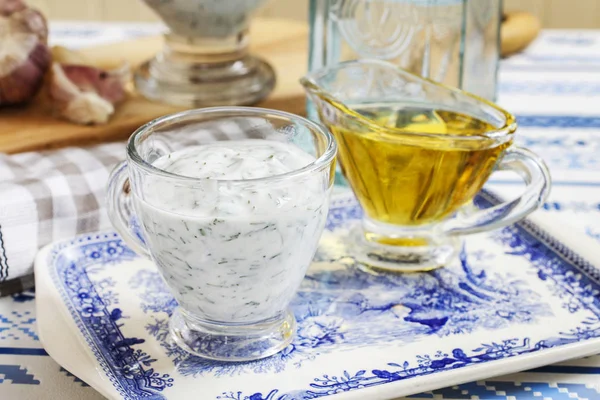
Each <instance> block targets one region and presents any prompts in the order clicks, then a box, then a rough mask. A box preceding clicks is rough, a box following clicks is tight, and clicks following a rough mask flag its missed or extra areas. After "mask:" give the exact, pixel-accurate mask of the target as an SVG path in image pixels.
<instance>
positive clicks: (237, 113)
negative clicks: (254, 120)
mask: <svg viewBox="0 0 600 400" xmlns="http://www.w3.org/2000/svg"><path fill="white" fill-rule="evenodd" d="M207 114H208V115H211V114H212V115H222V116H223V117H227V116H230V117H264V118H267V119H268V118H269V117H278V118H280V119H284V120H286V119H287V120H289V121H290V122H295V123H298V124H301V125H303V126H305V127H307V128H308V129H309V130H311V131H312V132H316V133H318V134H319V135H320V136H322V137H324V138H325V144H326V147H325V150H324V151H323V153H322V154H321V155H320V156H319V157H317V158H316V159H315V160H314V161H313V162H311V163H309V164H307V165H305V166H304V167H302V168H299V169H295V170H293V171H289V172H286V173H283V174H278V175H272V176H267V177H262V178H253V179H211V180H210V181H211V182H212V183H226V184H236V183H237V184H239V183H244V184H247V183H263V182H264V183H271V182H276V181H281V180H288V179H291V178H298V177H301V176H304V175H309V174H311V173H313V172H315V171H319V170H320V169H322V168H323V167H325V166H327V165H329V164H331V162H332V161H333V159H334V158H335V155H336V153H337V144H336V142H335V140H334V138H333V135H332V134H331V133H330V132H329V131H328V130H327V129H326V128H324V127H323V126H322V125H320V124H317V123H315V122H313V121H310V120H308V119H306V118H304V117H301V116H299V115H296V114H292V113H289V112H285V111H279V110H272V109H268V108H259V107H241V106H222V107H207V108H199V109H193V110H186V111H181V112H178V113H175V114H169V115H165V116H162V117H159V118H156V119H154V120H152V121H150V122H148V123H146V124H144V125H142V126H141V127H139V128H138V129H136V130H135V131H134V132H133V134H132V135H131V136H130V137H129V140H128V142H127V158H128V160H129V161H130V162H132V163H133V164H134V165H136V166H138V167H140V168H142V169H143V170H145V171H147V172H149V173H152V174H155V175H161V176H163V177H165V178H171V179H175V180H181V181H185V182H189V183H198V182H203V183H206V179H202V178H195V177H191V176H185V175H179V174H174V173H172V172H168V171H165V170H163V169H160V168H157V167H155V166H154V165H152V164H151V163H149V162H148V161H146V160H144V159H143V158H142V156H140V154H139V152H138V151H137V144H138V143H139V141H140V138H141V136H142V135H144V134H146V133H148V132H149V131H151V130H152V129H153V128H155V127H159V126H161V125H165V124H168V123H174V122H181V121H186V120H190V119H193V117H196V116H198V117H199V116H204V115H207ZM228 114H230V115H228Z"/></svg>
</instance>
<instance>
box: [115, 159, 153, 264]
mask: <svg viewBox="0 0 600 400" xmlns="http://www.w3.org/2000/svg"><path fill="white" fill-rule="evenodd" d="M107 192H108V193H107V200H106V201H107V204H106V205H107V211H108V218H110V221H111V222H112V224H113V227H114V228H115V229H116V231H117V233H118V234H119V235H121V238H122V239H123V240H124V241H125V243H127V245H128V246H129V247H130V248H131V249H132V250H133V251H135V252H136V253H138V254H139V255H141V256H145V257H148V258H149V257H150V254H149V253H148V250H147V249H146V245H145V243H144V238H143V236H142V232H141V229H140V227H139V225H137V219H136V218H135V213H134V211H133V204H131V196H132V193H131V187H130V185H129V177H128V176H127V161H123V162H121V163H119V164H118V165H117V166H116V167H115V168H114V169H113V170H112V172H111V174H110V177H109V178H108V191H107Z"/></svg>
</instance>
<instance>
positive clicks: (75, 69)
mask: <svg viewBox="0 0 600 400" xmlns="http://www.w3.org/2000/svg"><path fill="white" fill-rule="evenodd" d="M49 93H50V97H51V98H52V99H53V100H54V108H55V110H56V111H57V112H58V113H59V114H60V115H61V116H62V117H64V118H66V119H68V120H70V121H72V122H76V123H79V124H102V123H106V122H107V121H108V119H109V117H110V116H111V115H112V114H113V113H114V111H115V109H114V105H113V104H115V103H117V102H118V101H120V100H122V99H123V98H124V96H125V89H124V85H123V82H122V81H121V71H119V73H113V72H107V71H102V70H100V69H98V68H95V67H90V66H83V65H60V64H58V63H53V65H52V76H51V80H50V91H49Z"/></svg>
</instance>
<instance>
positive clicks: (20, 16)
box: [0, 0, 52, 107]
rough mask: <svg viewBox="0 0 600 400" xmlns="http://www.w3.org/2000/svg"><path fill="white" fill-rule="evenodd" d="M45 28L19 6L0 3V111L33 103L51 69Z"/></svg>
mask: <svg viewBox="0 0 600 400" xmlns="http://www.w3.org/2000/svg"><path fill="white" fill-rule="evenodd" d="M47 38H48V26H47V23H46V20H45V19H44V17H43V15H42V14H41V13H39V12H38V11H36V10H33V9H30V8H25V5H24V4H23V3H22V2H19V1H15V0H0V107H2V106H5V105H14V104H21V103H24V102H26V101H28V100H30V99H32V98H33V97H34V96H35V95H36V93H37V92H38V91H39V89H40V88H41V86H42V83H43V81H44V75H45V73H46V71H47V70H48V68H49V67H50V62H51V59H52V57H51V54H50V50H49V49H48V45H47Z"/></svg>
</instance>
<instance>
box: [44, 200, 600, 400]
mask: <svg viewBox="0 0 600 400" xmlns="http://www.w3.org/2000/svg"><path fill="white" fill-rule="evenodd" d="M478 203H479V204H478V205H480V206H489V203H490V199H489V198H486V197H485V196H482V197H479V199H478ZM361 215H362V214H361V210H360V208H359V207H358V206H357V204H356V203H355V201H354V199H352V198H350V197H346V198H337V199H335V200H334V201H333V202H332V206H331V211H330V214H329V217H328V222H327V227H326V233H325V234H324V237H323V241H322V245H321V247H320V248H319V251H318V253H317V255H316V256H315V264H314V265H313V267H311V269H310V270H309V273H308V275H307V277H306V279H305V280H304V282H303V284H302V286H301V288H300V290H299V292H298V295H297V296H296V298H295V300H294V303H293V305H292V308H293V310H294V312H295V315H296V318H297V320H298V333H297V337H296V339H295V341H294V342H293V344H292V345H290V346H289V347H288V348H287V349H285V350H284V351H283V352H281V353H279V354H277V355H276V356H273V357H271V358H268V359H265V360H261V361H256V362H251V363H237V364H231V363H217V362H212V361H206V360H202V359H199V358H197V357H194V356H191V355H189V354H187V353H185V352H183V351H181V350H180V349H179V348H178V347H176V346H175V345H174V344H173V342H172V341H171V340H170V339H169V335H168V318H169V316H170V313H171V312H172V310H173V309H174V307H175V306H176V302H175V300H174V299H173V297H172V296H171V295H170V294H169V292H168V290H167V289H166V287H165V286H164V284H163V282H162V280H161V279H160V277H159V275H158V272H157V271H156V270H155V269H154V268H141V269H139V271H137V272H136V273H135V274H134V275H132V277H131V278H130V279H129V280H128V281H127V282H126V286H127V287H128V288H129V289H130V290H131V291H132V292H133V293H135V296H136V298H137V299H138V301H139V304H138V305H137V306H139V308H140V310H141V313H143V314H144V315H147V316H148V318H147V319H146V320H145V321H146V324H145V326H144V329H145V335H138V336H143V337H126V336H124V335H123V333H122V331H123V330H122V329H121V328H122V327H123V326H124V325H126V324H127V323H131V322H130V321H129V320H128V310H127V308H126V307H125V306H121V304H120V301H119V300H120V299H119V293H118V291H117V290H115V282H113V281H112V280H111V278H110V277H109V278H107V277H106V275H102V274H98V276H96V272H101V271H103V270H107V269H110V268H112V266H113V265H116V264H117V263H119V262H123V261H126V260H129V259H133V258H134V257H135V255H134V254H133V253H132V252H131V250H129V249H128V248H126V247H125V246H124V244H123V243H122V242H121V241H120V240H118V238H117V237H116V236H115V235H114V234H105V235H96V236H90V237H80V238H78V239H77V240H75V241H72V242H66V243H62V244H59V245H57V246H56V247H55V248H54V250H53V252H52V254H51V258H52V260H51V262H50V263H49V265H50V266H51V268H52V269H53V276H54V278H55V284H56V285H57V287H58V288H59V290H60V292H61V294H62V297H63V300H64V302H65V303H66V305H67V307H68V308H69V311H70V313H71V315H72V316H73V319H74V320H75V322H76V323H77V325H78V327H79V329H80V330H81V332H82V334H83V336H84V338H85V340H86V342H87V344H88V346H89V347H90V349H91V350H92V352H93V353H94V355H95V356H96V358H97V359H98V363H99V364H100V366H101V367H102V369H103V370H104V372H105V373H106V375H107V376H108V377H109V379H110V380H111V382H112V384H113V385H114V386H115V388H116V389H117V390H118V392H119V393H120V394H121V395H122V396H123V397H124V398H140V397H143V398H162V397H163V394H164V393H168V391H169V388H170V387H171V386H173V385H177V382H178V380H179V379H185V378H186V377H196V378H198V377H216V378H219V379H228V378H230V377H235V376H240V375H244V374H259V375H263V374H264V375H267V374H273V373H283V372H285V371H290V370H292V371H294V370H299V369H301V368H302V367H303V366H304V365H307V364H309V365H310V363H312V362H314V361H315V360H317V359H318V358H319V357H322V356H324V355H327V354H331V353H334V354H341V353H339V352H344V351H350V350H356V349H360V348H365V347H369V348H375V347H377V346H383V345H387V344H389V343H395V344H399V345H402V344H403V343H410V342H413V341H416V340H422V339H428V338H450V337H452V338H457V337H470V335H472V334H473V332H474V331H476V330H478V329H485V330H487V331H490V332H500V331H502V330H503V329H507V328H512V327H513V326H517V325H519V326H530V325H531V326H535V325H536V324H540V323H542V322H543V321H547V320H551V319H552V318H557V317H558V316H557V315H556V314H557V313H558V312H564V313H567V314H568V315H573V316H576V317H577V318H579V317H581V318H580V319H578V320H577V322H576V323H574V324H571V325H572V326H567V327H566V328H565V329H564V330H561V331H556V332H553V333H552V334H549V335H547V336H544V337H542V338H540V337H530V336H523V335H517V334H514V335H509V336H506V337H503V338H502V339H501V340H490V341H488V342H483V343H481V344H478V345H476V344H473V345H468V346H467V345H462V346H461V347H454V348H447V349H445V350H444V349H442V348H439V349H436V348H434V349H433V350H432V351H431V352H427V353H421V354H417V355H416V357H410V358H405V359H398V358H395V359H389V360H381V364H380V365H379V366H378V367H377V368H371V367H369V368H357V369H347V370H344V369H340V370H332V371H328V372H329V374H323V375H319V373H316V374H315V375H316V376H314V377H313V378H312V382H307V383H306V386H305V387H300V388H298V389H296V390H289V389H282V388H280V387H277V385H276V384H273V386H274V387H271V388H269V389H268V390H263V391H261V392H251V391H247V390H243V389H244V388H242V387H232V388H231V390H230V391H226V392H222V393H220V394H218V395H216V398H218V399H226V400H261V399H263V400H267V399H268V400H291V399H313V398H319V397H324V396H328V395H331V394H334V393H340V392H345V391H350V390H360V389H361V388H367V387H373V386H378V385H382V384H387V383H390V382H396V381H401V380H405V379H408V378H411V377H415V376H424V375H429V374H433V373H440V372H443V371H448V370H453V369H457V368H461V367H464V366H468V365H476V364H481V363H486V362H490V361H494V360H499V359H502V358H506V357H512V356H519V355H522V354H527V353H531V352H535V351H539V350H542V349H546V348H551V347H556V346H561V345H565V344H569V343H574V342H579V341H583V340H588V339H592V338H598V337H600V297H599V295H598V294H599V290H600V272H599V271H598V270H597V269H595V268H594V267H593V266H592V265H590V264H589V263H587V262H586V261H585V260H583V259H581V258H580V257H579V256H577V255H576V254H574V253H573V252H572V251H571V250H570V249H568V248H566V247H565V246H564V245H562V244H561V243H560V242H558V241H557V240H555V239H553V238H552V237H551V236H550V235H549V234H547V233H546V232H544V231H542V230H540V229H539V228H537V227H536V226H534V225H532V224H530V223H529V222H526V221H525V222H522V223H520V224H517V225H514V226H512V227H509V228H505V229H503V230H500V231H497V232H494V233H492V234H490V235H489V237H488V238H486V240H489V241H491V242H493V243H495V244H496V245H498V246H500V247H501V248H502V249H503V252H504V254H505V256H506V257H515V258H519V259H522V260H526V261H527V264H528V269H527V274H525V275H523V274H513V273H507V272H505V271H503V270H502V269H494V268H492V266H493V265H494V262H495V261H497V260H496V258H497V257H498V255H497V254H495V253H494V252H492V251H487V250H486V246H483V247H482V246H476V245H472V243H471V241H469V240H467V242H466V244H465V246H464V247H463V250H462V251H461V254H460V257H459V260H458V261H457V262H456V263H455V264H454V265H452V266H449V267H447V268H444V269H439V270H437V271H433V272H430V273H422V274H381V273H369V272H368V271H363V270H361V269H359V268H357V265H356V263H355V262H354V261H353V259H351V258H350V257H347V256H346V255H345V254H346V253H345V250H344V242H343V233H344V232H345V230H346V229H347V226H348V224H351V223H354V222H355V221H356V220H357V219H359V218H360V217H361ZM100 277H101V278H100ZM532 283H535V284H541V285H543V287H545V288H547V289H548V290H549V291H550V293H551V294H552V295H553V296H554V298H555V299H557V304H559V306H558V307H551V306H550V305H549V304H548V299H547V298H545V297H544V296H542V295H541V294H540V293H539V292H538V291H537V290H535V288H534V286H535V284H534V285H532ZM128 306H129V305H128ZM121 307H123V309H122V308H121ZM557 310H558V311H557ZM560 310H562V311H560ZM567 325H568V324H567ZM149 338H150V339H151V340H153V341H155V342H156V343H158V344H159V346H160V348H161V349H162V351H163V354H158V353H159V352H158V351H154V352H153V353H152V354H148V353H147V352H146V351H144V350H142V348H144V342H145V340H148V339H149ZM439 343H443V341H440V342H439ZM470 343H477V342H470ZM400 354H401V353H400ZM392 356H393V354H392ZM158 358H168V360H170V363H172V365H173V366H175V367H176V373H175V374H173V373H171V375H172V376H170V375H169V374H166V373H165V372H164V371H162V372H158V371H155V369H154V368H153V365H155V363H156V360H157V359H158ZM161 365H162V366H164V365H165V364H164V363H162V364H161ZM313 365H314V364H313ZM319 372H320V371H319ZM240 389H242V390H240Z"/></svg>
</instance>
